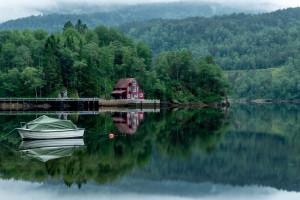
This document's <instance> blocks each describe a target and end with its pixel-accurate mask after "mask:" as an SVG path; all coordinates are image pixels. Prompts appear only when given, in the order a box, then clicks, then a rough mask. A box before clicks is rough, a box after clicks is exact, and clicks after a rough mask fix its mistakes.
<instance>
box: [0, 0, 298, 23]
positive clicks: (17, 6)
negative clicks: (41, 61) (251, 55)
mask: <svg viewBox="0 0 300 200" xmlns="http://www.w3.org/2000/svg"><path fill="white" fill-rule="evenodd" d="M174 1H195V2H215V3H222V4H226V5H228V6H249V5H250V6H253V7H255V8H261V9H269V10H275V9H280V8H287V7H297V6H300V1H299V0H289V1H282V0H250V1H249V0H126V1H122V0H42V1H41V0H1V3H0V22H3V21H7V20H9V19H16V18H20V17H26V16H30V15H37V14H41V10H44V11H50V10H55V9H57V8H60V10H61V5H66V4H76V3H82V4H90V5H102V4H106V5H107V4H113V3H121V4H125V3H126V4H141V3H149V2H174Z"/></svg>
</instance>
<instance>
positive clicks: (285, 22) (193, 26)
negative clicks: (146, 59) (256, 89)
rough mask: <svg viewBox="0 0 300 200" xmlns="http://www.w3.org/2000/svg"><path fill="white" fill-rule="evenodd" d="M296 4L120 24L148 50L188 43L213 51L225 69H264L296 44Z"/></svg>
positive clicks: (200, 51)
mask: <svg viewBox="0 0 300 200" xmlns="http://www.w3.org/2000/svg"><path fill="white" fill-rule="evenodd" d="M299 19H300V8H291V9H285V10H278V11H276V12H272V13H267V14H259V15H250V14H248V15H247V14H231V15H223V16H214V17H211V18H204V17H192V18H187V19H181V20H167V19H165V20H163V19H155V20H148V21H143V22H131V23H127V24H124V25H121V26H119V30H121V31H122V32H124V33H126V34H128V35H129V36H131V37H133V38H134V39H135V40H137V41H139V40H141V41H143V42H145V43H146V44H148V45H149V47H150V49H151V51H152V53H153V54H154V55H155V54H159V53H160V52H162V51H166V50H170V49H174V50H181V49H188V50H190V51H192V52H193V54H194V55H195V56H196V57H203V56H205V55H207V54H211V55H212V56H213V57H215V58H216V62H217V63H218V64H219V65H220V66H221V68H222V69H224V70H237V69H247V70H248V69H264V68H270V67H278V66H282V65H283V64H285V63H286V62H287V60H288V58H289V57H295V56H296V55H298V54H299V50H300V34H299V33H300V31H299V29H300V28H299V27H300V21H299Z"/></svg>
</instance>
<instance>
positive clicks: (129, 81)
mask: <svg viewBox="0 0 300 200" xmlns="http://www.w3.org/2000/svg"><path fill="white" fill-rule="evenodd" d="M111 96H112V97H114V98H115V99H145V93H144V92H143V91H141V90H140V86H139V85H138V82H137V81H136V80H135V78H121V79H120V80H119V81H118V82H117V83H116V85H115V86H114V91H113V92H112V93H111Z"/></svg>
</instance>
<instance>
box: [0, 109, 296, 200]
mask: <svg viewBox="0 0 300 200" xmlns="http://www.w3.org/2000/svg"><path fill="white" fill-rule="evenodd" d="M6 114H7V113H6ZM48 116H52V117H56V118H57V117H60V118H64V119H66V118H67V119H70V120H72V121H73V122H74V123H75V124H76V125H77V126H78V127H82V128H85V129H86V132H85V137H84V138H83V139H77V140H74V141H71V142H70V140H67V141H63V142H62V141H52V143H51V144H50V145H49V144H47V142H46V143H45V141H43V142H39V141H38V142H35V143H30V142H32V141H25V142H23V143H22V140H21V139H20V136H19V135H18V133H17V132H16V131H13V132H12V133H9V132H10V131H11V130H13V129H14V128H17V127H19V126H20V122H28V121H31V120H33V119H35V118H37V117H38V115H4V113H0V133H1V135H0V149H1V150H0V178H1V179H0V199H20V197H22V199H25V200H27V199H34V198H40V197H41V196H42V197H43V199H57V200H59V199H82V198H84V199H141V198H143V199H207V200H218V199H242V200H243V199H276V200H277V199H278V200H279V199H280V200H281V199H299V198H300V193H299V192H300V175H299V172H300V131H299V130H300V105H294V104H232V105H231V106H230V107H229V108H228V109H227V110H225V109H213V108H205V109H195V110H191V109H179V110H162V111H160V112H159V113H143V112H127V113H126V112H125V113H113V114H112V113H100V114H93V115H79V114H76V115H71V114H69V115H60V116H58V115H48ZM7 133H9V134H7ZM109 134H113V136H114V138H110V137H109V136H112V135H109ZM56 142H57V143H56ZM64 142H66V144H63V143H64Z"/></svg>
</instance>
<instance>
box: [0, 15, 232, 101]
mask: <svg viewBox="0 0 300 200" xmlns="http://www.w3.org/2000/svg"><path fill="white" fill-rule="evenodd" d="M0 47H1V48H0V70H1V71H0V95H1V96H2V97H24V96H42V97H45V96H52V97H56V96H57V94H58V92H59V91H61V90H63V89H68V91H69V96H80V97H99V96H102V95H104V94H105V91H106V92H107V94H110V92H111V91H112V90H113V86H114V84H115V83H116V82H117V81H118V80H119V79H120V78H129V77H135V78H136V79H137V80H138V82H139V84H140V85H141V89H142V90H143V91H144V92H146V97H147V98H159V99H161V100H168V101H171V100H178V101H199V100H201V101H220V100H222V99H223V98H224V97H226V91H227V89H228V88H229V82H228V80H227V79H226V78H225V77H224V75H223V72H222V70H221V69H220V68H219V66H218V65H217V64H215V62H214V60H213V58H212V57H211V56H206V57H205V58H203V59H201V60H196V59H194V58H193V56H192V54H191V52H189V51H186V50H182V51H177V52H174V51H168V52H164V53H162V54H161V55H158V56H156V58H155V61H154V63H152V56H151V53H150V49H149V47H148V46H147V45H145V44H144V43H142V42H138V43H134V42H133V40H132V39H131V38H129V37H128V36H126V35H124V34H123V33H121V32H119V31H117V30H116V29H114V28H107V27H105V26H98V27H96V28H95V29H88V27H87V25H86V24H83V23H82V22H81V20H78V22H77V24H76V25H75V26H74V25H73V24H72V23H71V22H70V21H68V22H67V23H65V25H64V29H63V32H62V33H60V32H55V33H53V34H51V35H48V34H47V32H46V31H45V30H42V29H38V30H35V31H30V30H28V29H26V30H24V31H22V32H20V31H17V30H15V31H2V32H0Z"/></svg>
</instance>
